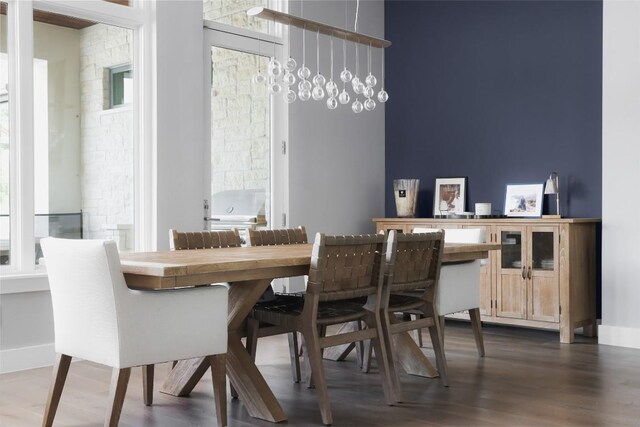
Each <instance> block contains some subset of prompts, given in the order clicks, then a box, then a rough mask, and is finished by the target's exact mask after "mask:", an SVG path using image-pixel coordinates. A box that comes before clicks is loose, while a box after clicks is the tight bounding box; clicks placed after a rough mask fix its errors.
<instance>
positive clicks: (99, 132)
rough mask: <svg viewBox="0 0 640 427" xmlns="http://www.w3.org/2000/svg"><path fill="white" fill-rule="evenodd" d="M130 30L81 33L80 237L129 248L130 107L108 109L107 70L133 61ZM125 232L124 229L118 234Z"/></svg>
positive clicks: (100, 27) (94, 28) (95, 28)
mask: <svg viewBox="0 0 640 427" xmlns="http://www.w3.org/2000/svg"><path fill="white" fill-rule="evenodd" d="M132 43H133V31H132V30H129V29H123V28H118V27H113V26H109V25H104V24H97V25H92V26H91V27H87V28H85V29H83V30H81V36H80V88H81V122H80V131H81V140H82V153H81V164H82V177H81V183H82V209H83V212H84V237H85V238H88V239H91V238H110V239H114V240H116V241H119V245H120V249H131V248H133V241H132V235H133V233H132V231H133V220H134V212H133V207H134V199H133V191H134V185H133V183H134V181H133V159H134V157H133V139H134V138H133V109H132V107H131V106H123V107H117V108H113V109H109V68H110V67H114V66H118V65H123V64H128V63H131V57H132ZM122 230H127V231H124V232H123V231H122Z"/></svg>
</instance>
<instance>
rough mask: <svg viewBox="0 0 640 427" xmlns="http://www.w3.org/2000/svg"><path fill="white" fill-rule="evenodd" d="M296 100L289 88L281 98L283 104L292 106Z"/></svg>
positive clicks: (294, 94)
mask: <svg viewBox="0 0 640 427" xmlns="http://www.w3.org/2000/svg"><path fill="white" fill-rule="evenodd" d="M296 98H297V96H296V93H295V92H294V91H293V90H291V88H289V89H288V90H287V91H286V92H285V93H284V96H283V99H284V102H285V103H286V104H293V103H294V102H295V101H296Z"/></svg>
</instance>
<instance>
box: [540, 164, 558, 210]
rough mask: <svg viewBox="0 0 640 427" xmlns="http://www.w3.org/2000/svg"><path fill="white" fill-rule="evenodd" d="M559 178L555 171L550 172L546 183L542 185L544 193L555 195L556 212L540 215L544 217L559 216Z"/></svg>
mask: <svg viewBox="0 0 640 427" xmlns="http://www.w3.org/2000/svg"><path fill="white" fill-rule="evenodd" d="M559 181H560V179H559V178H558V173H557V172H551V175H549V179H547V183H546V184H545V186H544V194H555V195H556V214H555V215H542V216H543V217H544V218H560V182H559Z"/></svg>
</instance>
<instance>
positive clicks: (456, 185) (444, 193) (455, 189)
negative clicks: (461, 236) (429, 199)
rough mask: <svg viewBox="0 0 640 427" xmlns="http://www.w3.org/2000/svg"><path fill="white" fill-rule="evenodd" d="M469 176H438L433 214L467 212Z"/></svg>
mask: <svg viewBox="0 0 640 427" xmlns="http://www.w3.org/2000/svg"><path fill="white" fill-rule="evenodd" d="M466 200H467V177H466V176H459V177H451V178H436V182H435V188H434V190H433V216H434V217H435V216H436V215H450V214H455V213H462V212H465V208H466Z"/></svg>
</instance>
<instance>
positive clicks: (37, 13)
mask: <svg viewBox="0 0 640 427" xmlns="http://www.w3.org/2000/svg"><path fill="white" fill-rule="evenodd" d="M104 1H108V2H110V3H116V4H121V5H123V6H129V0H104ZM0 14H2V15H6V14H7V3H5V2H0ZM33 20H34V21H37V22H44V23H45V24H51V25H57V26H59V27H67V28H73V29H75V30H81V29H83V28H86V27H90V26H91V25H93V24H95V22H93V21H87V20H84V19H79V18H74V17H71V16H66V15H60V14H57V13H50V12H43V11H41V10H34V11H33Z"/></svg>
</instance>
